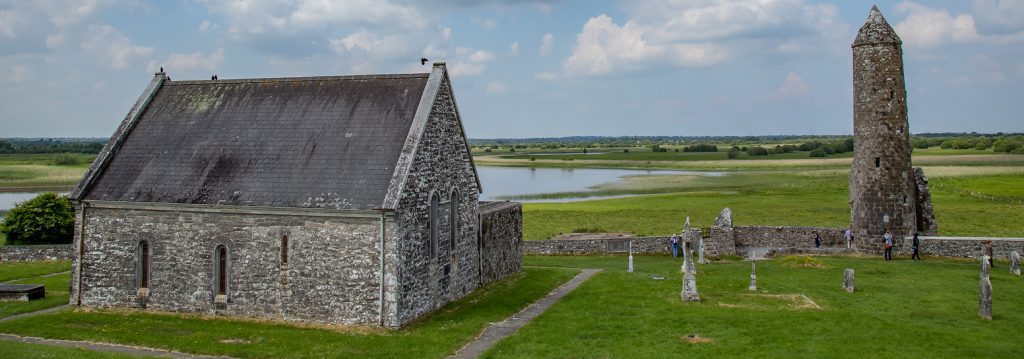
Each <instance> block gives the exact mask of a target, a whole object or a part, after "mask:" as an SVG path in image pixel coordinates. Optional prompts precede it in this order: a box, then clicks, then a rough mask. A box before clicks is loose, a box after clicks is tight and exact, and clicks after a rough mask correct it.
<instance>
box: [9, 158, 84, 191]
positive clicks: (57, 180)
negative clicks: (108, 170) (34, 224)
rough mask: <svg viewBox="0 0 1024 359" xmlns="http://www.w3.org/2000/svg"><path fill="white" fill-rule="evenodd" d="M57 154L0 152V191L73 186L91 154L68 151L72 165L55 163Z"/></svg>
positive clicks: (80, 175) (79, 177)
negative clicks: (70, 152)
mask: <svg viewBox="0 0 1024 359" xmlns="http://www.w3.org/2000/svg"><path fill="white" fill-rule="evenodd" d="M58 156H60V155H58V154H13V155H12V154H5V155H0V190H6V191H14V190H44V189H65V188H70V187H73V186H74V185H75V184H76V183H78V180H80V179H82V174H84V173H85V171H86V170H88V169H89V164H90V163H91V162H92V160H93V158H95V157H96V156H95V155H85V154H69V155H67V156H68V157H69V158H71V159H73V162H74V164H69V165H59V164H57V163H56V160H57V158H58Z"/></svg>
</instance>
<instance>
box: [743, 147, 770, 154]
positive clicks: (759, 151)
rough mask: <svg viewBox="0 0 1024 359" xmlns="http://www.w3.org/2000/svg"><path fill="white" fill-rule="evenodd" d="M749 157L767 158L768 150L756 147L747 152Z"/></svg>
mask: <svg viewBox="0 0 1024 359" xmlns="http://www.w3.org/2000/svg"><path fill="white" fill-rule="evenodd" d="M747 155H750V156H767V155H768V150H766V149H765V148H764V147H761V146H754V147H751V148H750V149H748V150H747Z"/></svg>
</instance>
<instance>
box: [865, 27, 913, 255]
mask: <svg viewBox="0 0 1024 359" xmlns="http://www.w3.org/2000/svg"><path fill="white" fill-rule="evenodd" d="M853 135H854V143H855V146H856V148H855V151H854V156H853V165H852V168H851V171H850V207H851V217H852V218H851V221H852V228H853V230H854V232H855V233H856V237H857V238H862V239H867V238H873V237H875V236H881V235H882V234H884V233H885V230H886V228H888V227H892V228H893V232H894V233H895V234H896V235H897V236H899V235H907V234H911V232H912V230H913V229H914V227H915V219H916V218H915V217H916V216H915V202H916V201H915V192H914V172H913V171H912V170H911V165H910V129H909V125H908V122H907V92H906V86H905V83H904V70H903V50H902V47H901V42H900V40H899V38H898V36H896V35H895V32H893V31H892V28H891V27H889V25H888V23H886V22H885V19H884V18H882V16H881V14H880V13H878V12H877V10H872V14H871V15H870V16H869V18H868V21H867V22H866V23H865V25H864V28H862V29H861V31H860V35H859V36H858V38H857V41H856V42H855V43H854V45H853ZM885 218H887V219H888V221H885Z"/></svg>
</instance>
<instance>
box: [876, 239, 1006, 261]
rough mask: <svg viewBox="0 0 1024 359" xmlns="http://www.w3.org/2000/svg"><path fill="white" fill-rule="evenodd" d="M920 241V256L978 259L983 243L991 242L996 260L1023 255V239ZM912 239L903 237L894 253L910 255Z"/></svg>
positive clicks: (983, 246)
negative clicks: (1015, 254)
mask: <svg viewBox="0 0 1024 359" xmlns="http://www.w3.org/2000/svg"><path fill="white" fill-rule="evenodd" d="M918 238H919V239H920V240H921V248H920V252H921V254H922V255H933V256H942V257H961V258H980V257H981V255H982V251H983V250H984V248H985V241H988V240H991V241H992V252H993V253H992V254H993V256H995V257H996V258H1003V259H1005V258H1008V257H1009V256H1010V252H1013V251H1017V253H1019V254H1024V238H986V237H918ZM911 243H913V237H905V238H903V241H901V243H900V244H899V245H897V246H896V248H895V250H894V251H895V252H897V253H901V254H910V253H912V252H913V250H912V249H911Z"/></svg>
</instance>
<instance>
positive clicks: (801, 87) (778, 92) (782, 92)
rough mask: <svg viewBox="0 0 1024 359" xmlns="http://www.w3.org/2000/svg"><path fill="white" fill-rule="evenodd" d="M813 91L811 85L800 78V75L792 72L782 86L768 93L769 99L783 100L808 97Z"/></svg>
mask: <svg viewBox="0 0 1024 359" xmlns="http://www.w3.org/2000/svg"><path fill="white" fill-rule="evenodd" d="M810 91H811V85H808V84H807V82H806V81H804V79H802V78H800V76H799V75H797V74H795V73H792V72H790V73H789V74H788V75H786V79H785V80H783V81H782V85H781V86H779V87H778V88H776V89H775V90H773V91H772V92H770V93H768V97H769V98H772V99H777V100H782V99H787V98H792V97H799V96H803V95H806V94H807V93H808V92H810Z"/></svg>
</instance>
